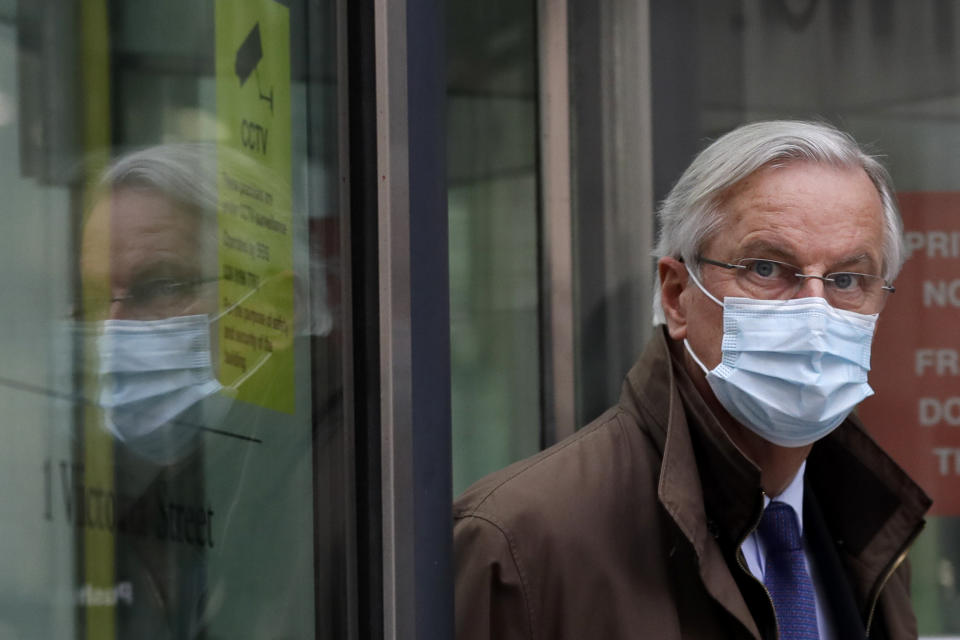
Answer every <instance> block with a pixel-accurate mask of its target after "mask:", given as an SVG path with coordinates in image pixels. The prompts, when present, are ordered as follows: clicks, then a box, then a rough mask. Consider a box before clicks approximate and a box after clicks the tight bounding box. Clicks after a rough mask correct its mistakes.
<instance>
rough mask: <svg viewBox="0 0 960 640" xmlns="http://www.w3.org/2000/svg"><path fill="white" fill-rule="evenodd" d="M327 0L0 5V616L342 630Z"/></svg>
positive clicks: (102, 625) (344, 452) (25, 622)
mask: <svg viewBox="0 0 960 640" xmlns="http://www.w3.org/2000/svg"><path fill="white" fill-rule="evenodd" d="M334 8H335V7H334V3H304V2H283V3H281V2H274V1H272V0H270V1H262V2H245V3H232V2H200V3H197V2H165V3H135V2H105V1H102V0H89V1H88V0H85V1H83V2H76V3H55V2H39V3H25V2H20V3H16V2H3V3H0V145H2V146H0V149H2V150H0V154H2V160H0V184H2V186H3V193H4V199H5V203H6V204H5V206H4V219H5V223H6V224H5V230H4V232H3V233H2V234H0V238H2V240H0V243H2V258H0V261H2V265H3V270H4V271H5V272H6V274H7V277H6V278H5V280H6V282H7V284H6V285H5V286H4V294H5V296H4V304H3V305H2V308H3V311H2V312H0V315H2V320H0V322H2V326H3V328H4V331H3V334H2V337H0V360H2V361H3V362H4V367H3V374H2V382H0V407H2V408H3V413H4V416H5V420H4V423H5V433H6V436H7V438H6V440H7V446H6V447H4V453H3V454H2V457H3V460H2V463H0V469H2V473H3V475H4V480H5V481H6V482H7V486H9V487H11V488H12V487H19V489H18V490H17V491H14V492H10V493H9V494H8V498H7V499H5V500H4V501H3V502H2V507H0V509H2V513H0V526H2V529H3V535H2V539H3V558H4V560H3V567H2V571H0V575H2V577H0V611H2V614H0V621H2V622H0V636H2V637H5V638H7V637H9V638H67V637H90V638H111V637H119V638H140V637H153V638H166V637H169V638H194V637H204V638H263V637H288V638H294V637H296V638H302V637H330V638H334V637H343V634H344V631H345V629H346V622H345V621H346V615H347V614H346V607H347V603H346V597H347V596H346V592H347V576H348V574H349V567H348V563H349V562H350V560H349V556H348V555H347V554H346V550H347V542H346V540H347V536H346V531H347V514H346V511H347V506H346V505H347V504H349V501H348V497H349V495H350V492H351V488H350V486H349V482H350V480H349V476H348V475H347V474H346V473H345V467H346V466H347V465H348V462H347V456H348V455H349V451H348V438H347V434H346V433H345V431H344V428H345V427H344V420H343V404H342V396H343V390H344V380H343V375H342V368H341V366H340V363H341V361H342V357H343V344H342V337H341V336H342V323H343V320H342V318H343V310H342V309H341V308H340V304H339V300H340V288H341V286H342V285H341V277H342V267H343V265H342V264H341V260H340V253H339V248H340V225H341V222H342V215H343V212H342V211H340V207H339V200H338V198H339V195H338V190H337V182H338V178H337V175H338V147H337V129H336V117H337V116H336V113H337V82H336V68H337V67H336V24H335V13H334ZM308 29H309V38H308V32H307V30H308ZM308 41H309V46H308Z"/></svg>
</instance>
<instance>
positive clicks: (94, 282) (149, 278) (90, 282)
mask: <svg viewBox="0 0 960 640" xmlns="http://www.w3.org/2000/svg"><path fill="white" fill-rule="evenodd" d="M203 226H204V225H203V219H202V217H201V215H199V214H195V213H192V212H185V211H183V210H181V209H180V208H179V207H178V205H177V204H176V203H174V202H172V201H171V200H170V199H169V198H167V197H165V196H163V195H161V194H158V193H155V192H151V191H147V190H140V189H134V188H122V189H120V190H118V191H115V192H113V193H112V194H110V195H109V196H107V197H105V198H103V199H101V200H100V201H99V202H98V203H97V205H96V206H95V207H94V209H93V211H92V212H91V214H90V218H89V220H88V221H87V224H86V226H85V228H84V233H83V246H82V249H81V270H82V275H83V283H84V312H85V314H84V315H85V317H86V318H87V319H90V320H102V319H116V320H156V319H161V318H169V317H174V316H186V315H194V314H204V313H206V314H212V313H214V312H215V311H216V299H215V286H214V284H213V281H214V278H213V277H212V276H213V274H214V270H215V266H213V267H211V266H210V265H209V264H206V263H207V262H209V260H206V261H205V260H204V252H203V233H204V229H203Z"/></svg>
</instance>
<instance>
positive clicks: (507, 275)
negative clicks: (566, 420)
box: [446, 0, 541, 495]
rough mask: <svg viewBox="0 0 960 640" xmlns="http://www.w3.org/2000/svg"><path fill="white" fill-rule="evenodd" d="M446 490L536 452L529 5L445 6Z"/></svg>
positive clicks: (533, 93)
mask: <svg viewBox="0 0 960 640" xmlns="http://www.w3.org/2000/svg"><path fill="white" fill-rule="evenodd" d="M446 11H447V42H448V44H447V60H448V76H447V78H448V92H447V163H448V164H447V167H448V168H447V171H448V180H449V190H448V194H449V196H448V215H449V226H450V332H451V359H452V374H453V380H452V400H453V490H454V494H455V495H456V494H459V493H460V492H461V491H463V490H464V489H465V488H466V487H467V485H469V484H470V483H471V482H473V481H474V480H476V479H478V478H479V477H481V476H483V475H484V474H486V473H489V472H490V471H493V470H495V469H499V468H500V467H503V466H506V465H507V464H509V463H510V462H513V461H514V460H517V459H519V458H522V457H524V456H527V455H529V454H531V453H534V452H536V451H537V450H538V449H539V448H540V405H541V397H540V395H541V394H540V390H541V389H540V327H539V315H538V314H539V288H538V270H539V253H538V246H539V237H538V234H539V231H538V229H539V227H538V223H537V200H538V183H537V76H536V31H535V29H536V23H535V3H533V2H507V1H505V0H497V1H496V2H493V3H490V2H487V3H475V2H461V1H457V2H450V3H447V8H446Z"/></svg>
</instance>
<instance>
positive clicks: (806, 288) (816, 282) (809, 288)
mask: <svg viewBox="0 0 960 640" xmlns="http://www.w3.org/2000/svg"><path fill="white" fill-rule="evenodd" d="M797 277H798V278H800V279H801V280H803V282H802V283H801V284H800V289H799V290H798V291H797V294H796V295H795V296H794V297H796V298H826V297H827V296H826V287H825V285H826V282H824V280H823V278H822V277H820V276H797Z"/></svg>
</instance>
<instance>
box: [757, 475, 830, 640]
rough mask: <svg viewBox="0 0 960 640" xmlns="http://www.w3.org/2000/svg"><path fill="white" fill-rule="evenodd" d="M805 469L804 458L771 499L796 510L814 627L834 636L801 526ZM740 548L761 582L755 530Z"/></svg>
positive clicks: (762, 555) (823, 639)
mask: <svg viewBox="0 0 960 640" xmlns="http://www.w3.org/2000/svg"><path fill="white" fill-rule="evenodd" d="M806 469H807V462H806V461H804V462H803V464H801V465H800V470H799V471H797V475H796V476H794V478H793V480H792V481H791V482H790V485H789V486H788V487H787V488H786V489H784V490H783V493H781V494H780V495H779V496H776V497H775V498H774V500H776V501H777V502H785V503H787V504H788V505H790V506H791V507H793V511H794V512H795V513H796V514H797V522H799V524H800V536H801V538H802V539H803V557H804V560H806V564H807V573H809V574H810V579H811V580H812V581H813V590H814V592H815V593H816V599H817V631H818V632H819V634H820V640H835V637H834V634H833V625H832V624H831V623H830V622H829V619H828V618H827V613H826V612H827V602H826V597H825V595H824V593H823V585H822V584H821V583H820V580H819V576H818V575H817V571H816V568H815V566H814V568H813V570H812V571H811V566H813V565H812V563H811V562H810V547H809V545H808V544H807V537H806V536H805V535H804V530H803V474H804V472H805V471H806ZM770 502H771V500H770V498H768V497H767V496H766V495H764V496H763V508H764V509H766V508H767V505H768V504H770ZM740 550H741V551H742V552H743V557H744V558H745V559H746V561H747V568H748V569H750V573H752V574H753V575H754V576H755V577H756V578H757V580H759V581H760V582H763V577H764V575H765V573H766V564H767V560H766V557H767V550H766V549H765V548H764V544H763V541H762V540H761V539H760V536H758V535H757V532H756V530H754V531H753V533H751V534H750V535H749V536H748V537H747V539H746V540H744V541H743V544H742V545H741V546H740Z"/></svg>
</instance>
